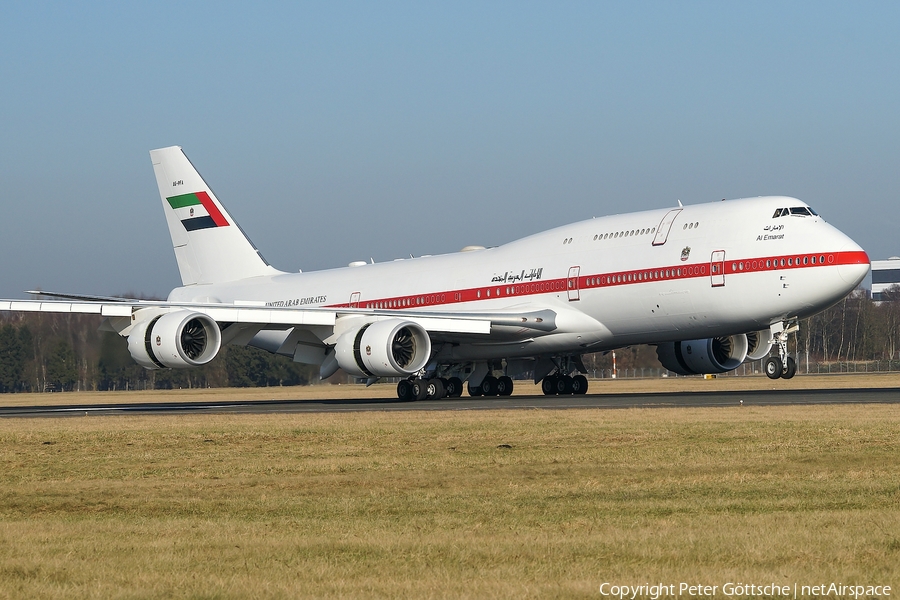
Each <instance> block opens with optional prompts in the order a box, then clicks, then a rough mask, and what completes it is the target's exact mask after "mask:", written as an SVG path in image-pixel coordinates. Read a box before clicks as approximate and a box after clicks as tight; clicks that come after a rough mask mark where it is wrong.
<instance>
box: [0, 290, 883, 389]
mask: <svg viewBox="0 0 900 600" xmlns="http://www.w3.org/2000/svg"><path fill="white" fill-rule="evenodd" d="M883 298H886V300H885V301H882V302H873V301H872V300H871V299H870V298H869V297H868V296H867V295H866V294H864V293H853V294H851V295H849V296H847V297H846V298H844V299H843V300H841V301H840V302H839V303H837V304H836V305H834V306H833V307H831V308H829V309H828V310H826V311H824V312H822V313H820V314H818V315H816V316H814V317H811V318H809V319H805V320H804V321H802V322H801V323H800V332H799V334H797V335H796V336H792V338H791V343H790V350H791V352H792V353H794V354H796V355H797V356H800V357H809V360H811V361H816V362H820V363H830V362H837V363H840V362H862V361H900V288H898V287H896V286H895V287H894V288H892V289H891V290H888V291H887V292H884V294H883ZM98 325H99V322H98V320H97V317H96V316H93V315H67V314H58V313H5V314H4V315H2V316H0V392H46V391H73V390H144V389H178V388H198V387H199V388H204V387H266V386H283V385H306V384H308V383H310V382H315V381H317V380H318V367H315V366H309V365H302V364H299V363H295V362H293V361H292V360H290V359H289V358H287V357H283V356H277V355H273V354H270V353H268V352H265V351H262V350H258V349H256V348H249V347H243V346H225V347H223V348H222V349H221V350H220V352H219V355H218V356H217V357H216V358H215V359H213V360H212V361H211V362H210V363H208V364H206V365H204V366H202V367H198V368H194V369H163V370H158V371H147V370H145V369H144V368H142V367H141V366H139V365H137V364H136V363H135V362H134V361H133V360H132V358H131V354H130V353H129V352H128V347H127V342H126V340H125V338H122V337H121V336H119V335H117V334H115V333H111V332H106V331H100V330H99V329H98ZM617 355H618V357H617V360H618V365H617V366H618V368H619V369H629V368H632V369H633V368H643V367H658V366H659V363H658V362H657V360H656V353H655V349H654V348H652V347H648V346H636V347H633V348H628V349H623V350H620V351H618V352H617ZM585 362H586V363H588V367H589V368H607V369H608V368H609V367H610V364H609V363H611V358H610V356H609V355H603V354H596V355H591V356H589V357H586V360H585ZM345 379H346V378H345Z"/></svg>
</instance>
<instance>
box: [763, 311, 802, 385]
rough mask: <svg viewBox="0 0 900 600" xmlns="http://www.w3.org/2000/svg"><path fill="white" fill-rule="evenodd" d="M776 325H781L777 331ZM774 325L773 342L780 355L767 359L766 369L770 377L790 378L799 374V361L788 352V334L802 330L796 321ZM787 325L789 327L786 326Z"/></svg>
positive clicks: (767, 375)
mask: <svg viewBox="0 0 900 600" xmlns="http://www.w3.org/2000/svg"><path fill="white" fill-rule="evenodd" d="M776 325H777V326H779V328H778V330H777V331H776V330H775V328H776ZM776 325H773V326H772V329H773V331H772V344H773V345H774V346H777V348H778V356H770V357H769V358H767V359H766V362H765V365H764V370H765V372H766V377H768V378H769V379H778V378H781V379H790V378H791V377H793V376H794V375H796V374H797V362H796V361H795V360H794V358H793V357H792V356H790V355H789V354H788V347H787V342H788V335H790V334H792V333H796V332H797V331H799V330H800V325H799V324H798V323H797V322H796V321H793V322H790V323H776ZM785 325H787V327H785Z"/></svg>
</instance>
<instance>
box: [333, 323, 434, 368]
mask: <svg viewBox="0 0 900 600" xmlns="http://www.w3.org/2000/svg"><path fill="white" fill-rule="evenodd" d="M334 352H335V358H337V362H338V365H339V366H340V367H341V368H342V369H343V370H344V371H345V372H347V373H349V374H351V375H356V376H357V377H397V376H404V375H412V374H413V373H415V372H416V371H419V370H420V369H422V367H424V366H425V364H426V363H427V362H428V360H429V359H430V358H431V338H429V337H428V332H427V331H425V329H424V328H423V327H422V326H421V325H418V324H416V323H413V322H411V321H403V320H400V319H387V320H385V321H375V322H373V323H366V324H365V325H363V326H362V327H360V328H359V329H357V330H354V331H350V332H347V333H345V334H344V335H342V336H341V337H340V338H338V341H337V345H336V346H335V349H334Z"/></svg>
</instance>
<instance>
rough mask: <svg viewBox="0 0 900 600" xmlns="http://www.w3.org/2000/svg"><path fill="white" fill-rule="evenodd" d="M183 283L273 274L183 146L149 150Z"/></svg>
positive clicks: (224, 280) (191, 283)
mask: <svg viewBox="0 0 900 600" xmlns="http://www.w3.org/2000/svg"><path fill="white" fill-rule="evenodd" d="M150 160H151V161H152V162H153V172H154V173H155V174H156V184H157V185H158V186H159V196H160V198H161V199H162V204H163V211H164V212H165V214H166V222H167V223H168V225H169V234H170V235H171V236H172V247H173V248H174V249H175V259H176V260H177V261H178V270H179V271H180V272H181V281H182V283H183V284H184V285H194V284H198V283H221V282H226V281H235V280H238V279H245V278H247V277H258V276H262V275H275V274H277V273H278V272H279V271H277V270H276V269H274V268H273V267H271V266H269V263H267V262H266V261H265V259H264V258H263V257H262V255H260V253H259V251H258V250H257V249H256V246H254V245H253V243H252V242H251V241H250V240H249V239H248V238H247V236H246V235H245V234H244V232H243V231H242V230H241V228H240V227H239V226H238V224H237V223H235V222H234V219H232V218H231V215H229V214H228V211H227V210H225V207H224V206H222V204H221V203H220V202H219V200H218V198H216V195H215V194H214V193H213V191H212V190H211V189H210V188H209V186H208V185H206V182H205V181H203V178H202V177H201V176H200V173H198V172H197V169H195V168H194V165H192V164H191V161H190V160H188V157H187V156H185V154H184V151H182V149H181V147H180V146H171V147H169V148H160V149H159V150H151V151H150Z"/></svg>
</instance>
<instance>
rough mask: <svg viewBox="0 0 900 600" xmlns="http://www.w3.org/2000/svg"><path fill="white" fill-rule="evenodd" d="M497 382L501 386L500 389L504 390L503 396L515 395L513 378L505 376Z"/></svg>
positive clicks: (501, 393)
mask: <svg viewBox="0 0 900 600" xmlns="http://www.w3.org/2000/svg"><path fill="white" fill-rule="evenodd" d="M497 382H498V383H499V384H500V387H501V388H502V391H501V392H500V395H501V396H509V395H511V394H512V393H513V380H512V377H509V376H507V375H504V376H503V377H501V378H500V379H498V380H497Z"/></svg>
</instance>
